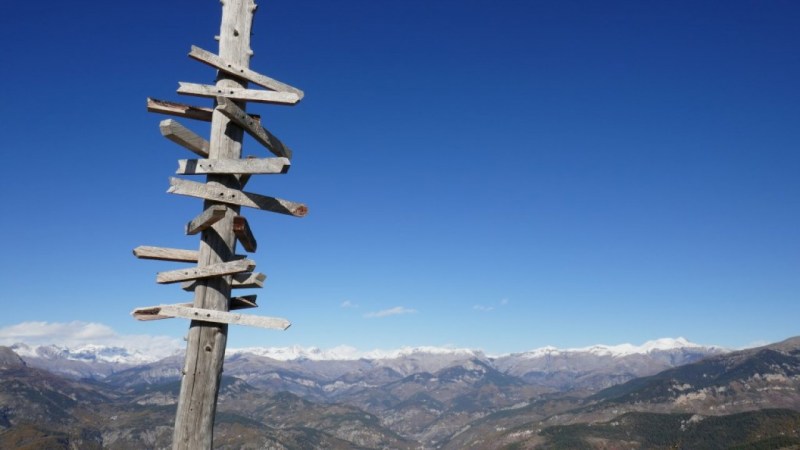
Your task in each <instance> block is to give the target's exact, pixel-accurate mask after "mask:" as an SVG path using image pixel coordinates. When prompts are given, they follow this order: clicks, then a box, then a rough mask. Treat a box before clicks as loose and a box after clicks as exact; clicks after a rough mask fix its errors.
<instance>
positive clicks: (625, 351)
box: [227, 337, 724, 361]
mask: <svg viewBox="0 0 800 450" xmlns="http://www.w3.org/2000/svg"><path fill="white" fill-rule="evenodd" d="M681 349H718V350H724V349H721V348H720V347H717V346H706V345H700V344H695V343H693V342H689V341H688V340H687V339H685V338H682V337H679V338H662V339H655V340H652V341H647V342H645V343H644V344H642V345H633V344H619V345H593V346H590V347H582V348H569V349H559V348H557V347H552V346H547V347H541V348H537V349H534V350H530V351H527V352H522V353H512V354H504V355H492V357H493V358H500V357H507V356H515V357H519V358H540V357H543V356H547V355H560V354H570V353H584V354H585V353H589V354H592V355H596V356H630V355H637V354H638V355H646V354H649V353H652V352H654V351H671V350H681ZM227 353H228V354H229V355H237V354H239V355H242V354H250V355H256V356H263V357H267V358H272V359H275V360H279V361H293V360H299V359H307V360H312V361H352V360H357V359H368V360H380V359H396V358H403V357H406V358H407V357H413V356H435V355H440V356H444V355H447V356H463V357H467V358H472V357H479V358H480V357H485V356H486V355H485V354H484V353H483V352H482V351H481V350H473V349H466V348H450V347H402V348H399V349H396V350H371V351H359V350H358V349H356V348H354V347H350V346H344V345H343V346H338V347H334V348H331V349H327V350H323V349H320V348H317V347H301V346H292V347H247V348H237V349H229V350H228V352H227Z"/></svg>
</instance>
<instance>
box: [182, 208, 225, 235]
mask: <svg viewBox="0 0 800 450" xmlns="http://www.w3.org/2000/svg"><path fill="white" fill-rule="evenodd" d="M227 211H228V208H226V207H225V205H213V206H211V207H210V208H208V209H206V210H205V211H203V212H202V213H200V215H198V216H197V217H195V218H194V219H192V220H190V221H189V223H187V224H186V234H188V235H192V234H197V233H199V232H201V231H203V230H205V229H206V228H208V227H210V226H211V225H214V224H215V223H217V222H219V221H220V220H222V218H223V217H225V213H226V212H227Z"/></svg>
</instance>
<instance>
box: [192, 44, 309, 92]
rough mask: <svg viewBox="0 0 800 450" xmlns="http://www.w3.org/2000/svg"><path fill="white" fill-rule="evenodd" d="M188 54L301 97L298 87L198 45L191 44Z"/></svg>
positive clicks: (222, 69)
mask: <svg viewBox="0 0 800 450" xmlns="http://www.w3.org/2000/svg"><path fill="white" fill-rule="evenodd" d="M189 56H190V57H192V58H194V59H196V60H198V61H200V62H203V63H206V64H208V65H209V66H211V67H214V68H217V69H219V70H221V71H223V72H225V73H229V74H231V75H234V76H237V77H239V78H244V79H245V80H247V81H250V82H253V83H255V84H257V85H259V86H264V87H265V88H267V89H272V90H274V91H281V92H293V93H295V94H297V96H298V97H299V98H300V99H302V98H303V91H301V90H300V89H297V88H295V87H292V86H289V85H288V84H285V83H281V82H280V81H278V80H273V79H272V78H270V77H268V76H266V75H261V74H260V73H258V72H255V71H253V70H250V69H249V68H247V67H244V66H240V65H238V64H234V63H232V62H228V61H225V60H223V59H222V58H220V57H219V56H218V55H215V54H214V53H211V52H209V51H206V50H203V49H202V48H200V47H197V46H194V45H193V46H192V50H191V51H190V52H189Z"/></svg>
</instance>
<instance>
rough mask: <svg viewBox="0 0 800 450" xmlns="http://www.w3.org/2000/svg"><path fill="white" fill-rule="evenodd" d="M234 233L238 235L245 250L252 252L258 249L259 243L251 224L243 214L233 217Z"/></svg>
mask: <svg viewBox="0 0 800 450" xmlns="http://www.w3.org/2000/svg"><path fill="white" fill-rule="evenodd" d="M233 234H235V235H236V239H238V240H239V243H240V244H242V247H243V248H244V249H245V250H247V251H248V252H250V253H254V252H255V251H256V247H257V246H258V243H257V242H256V238H255V236H253V231H252V230H251V229H250V224H248V223H247V219H245V218H244V217H242V216H235V217H234V218H233Z"/></svg>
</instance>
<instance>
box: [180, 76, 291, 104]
mask: <svg viewBox="0 0 800 450" xmlns="http://www.w3.org/2000/svg"><path fill="white" fill-rule="evenodd" d="M178 94H183V95H194V96H196V97H211V98H214V97H225V98H232V99H234V100H241V101H248V102H259V103H272V104H274V105H294V104H295V103H297V102H299V101H300V97H299V96H298V95H297V94H295V93H294V92H278V91H259V90H255V89H242V88H233V87H224V88H223V87H219V86H209V85H207V84H196V83H186V82H183V81H181V82H179V83H178Z"/></svg>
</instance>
